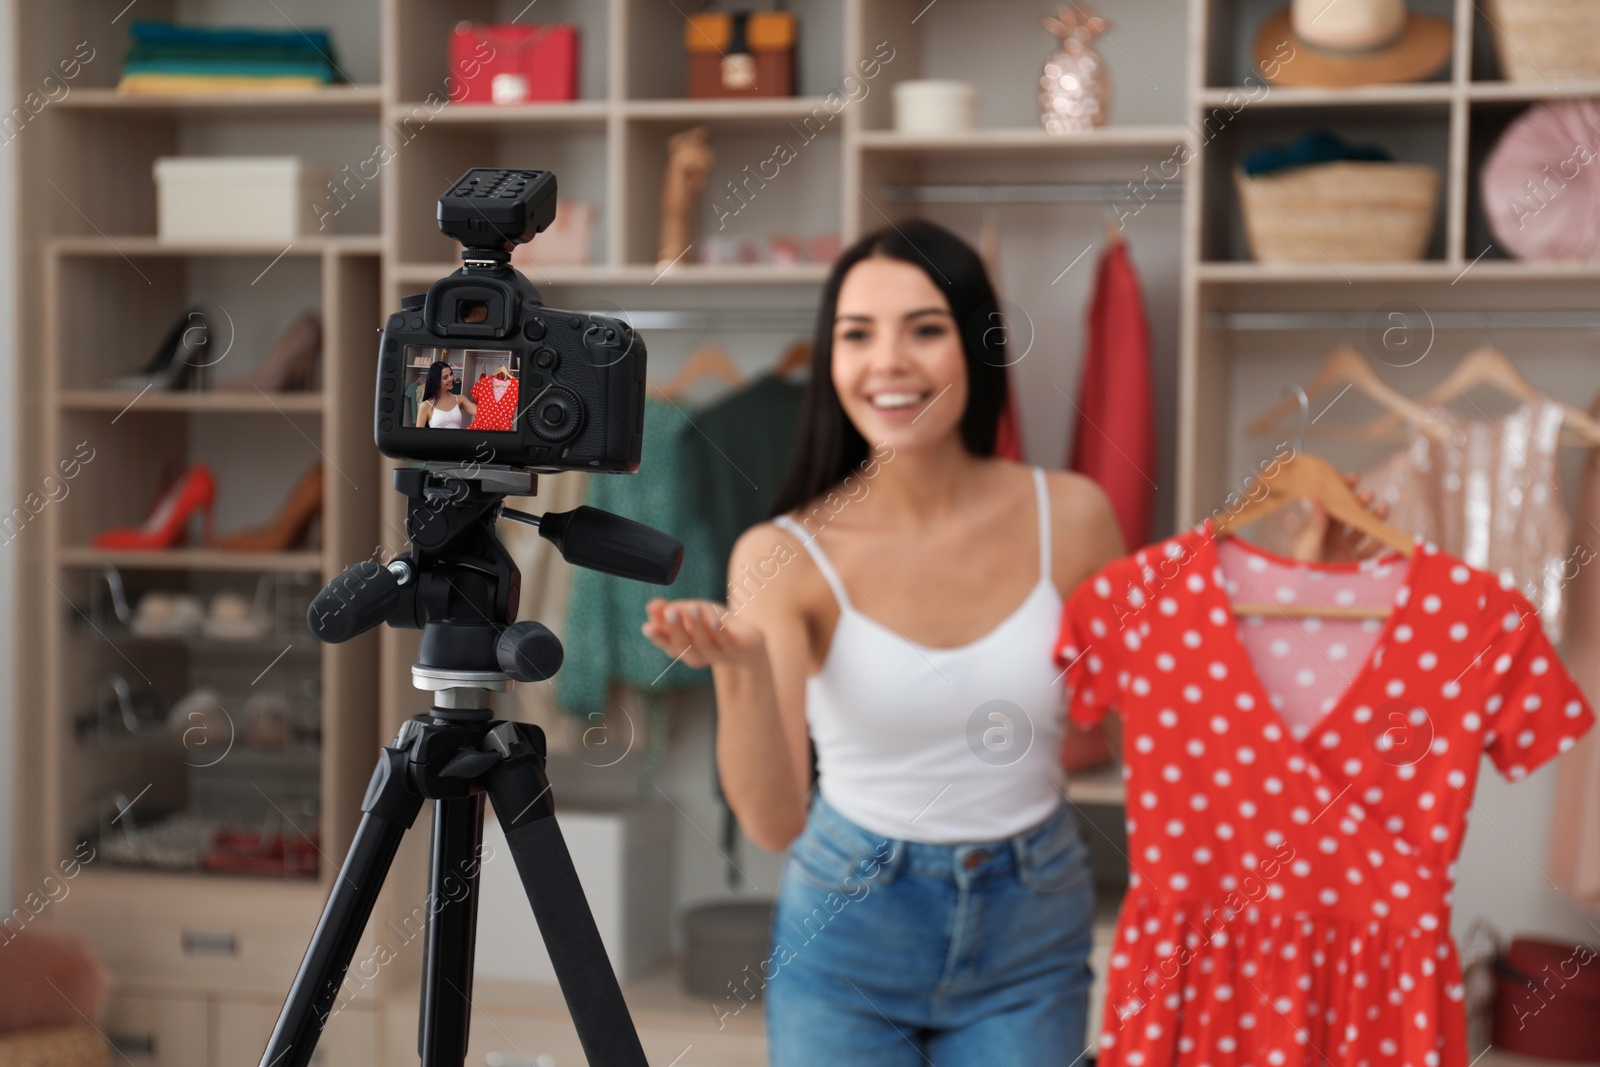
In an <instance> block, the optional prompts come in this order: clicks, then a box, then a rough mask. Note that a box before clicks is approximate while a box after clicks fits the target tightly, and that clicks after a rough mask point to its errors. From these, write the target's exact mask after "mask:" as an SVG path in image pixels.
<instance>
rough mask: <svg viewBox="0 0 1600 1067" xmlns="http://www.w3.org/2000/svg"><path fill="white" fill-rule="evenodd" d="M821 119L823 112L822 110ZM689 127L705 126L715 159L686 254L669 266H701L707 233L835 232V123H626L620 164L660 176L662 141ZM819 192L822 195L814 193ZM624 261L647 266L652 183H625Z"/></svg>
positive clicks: (656, 201) (655, 207) (653, 230)
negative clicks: (627, 196) (623, 160)
mask: <svg viewBox="0 0 1600 1067" xmlns="http://www.w3.org/2000/svg"><path fill="white" fill-rule="evenodd" d="M823 114H825V115H826V114H827V112H826V110H825V109H824V110H823ZM690 125H705V126H707V127H709V129H710V136H709V143H710V148H711V151H712V153H713V155H714V157H715V162H714V163H713V164H712V166H711V170H710V173H709V174H708V176H707V179H706V183H705V191H704V194H703V195H702V196H700V197H698V198H697V199H698V206H697V208H696V215H695V217H694V220H693V224H692V227H691V234H692V241H694V242H695V244H693V245H692V246H691V248H690V249H689V251H688V253H687V254H686V255H685V256H683V258H682V259H681V260H679V261H678V264H677V266H675V267H674V268H673V269H674V270H677V269H678V268H680V267H693V266H695V265H697V264H699V263H701V262H702V261H701V252H702V246H703V245H704V243H705V240H706V239H707V238H708V237H711V236H712V235H716V236H717V237H723V238H730V239H734V240H738V239H759V238H766V237H770V236H773V235H775V234H788V235H793V236H796V237H799V238H802V239H804V238H808V237H814V236H821V235H838V234H839V232H840V214H839V198H838V193H837V190H838V188H839V178H838V175H839V172H840V167H841V145H840V136H839V124H838V122H837V120H834V121H832V122H830V123H828V124H826V125H825V124H824V123H823V122H822V121H821V119H814V118H812V117H810V116H802V117H797V118H794V119H790V120H787V121H778V120H773V119H734V118H727V119H714V120H713V121H710V122H705V123H694V122H690V121H685V120H682V119H673V120H668V119H648V120H646V119H633V120H630V121H629V123H628V126H627V146H628V147H627V159H628V166H629V167H631V168H635V169H637V170H638V171H641V172H643V173H646V174H661V173H662V172H663V171H664V169H665V167H666V163H667V142H668V139H669V138H670V137H671V136H672V135H673V134H674V133H676V132H678V131H679V130H682V129H685V128H687V127H688V126H690ZM819 190H820V191H822V195H818V194H819ZM630 194H631V199H630V200H629V202H628V213H627V218H628V227H629V232H628V238H627V248H626V256H627V258H626V262H628V263H630V264H643V265H654V264H655V263H656V250H657V242H658V239H659V233H660V226H661V192H660V185H659V184H654V183H652V184H646V183H637V184H633V185H631V186H630Z"/></svg>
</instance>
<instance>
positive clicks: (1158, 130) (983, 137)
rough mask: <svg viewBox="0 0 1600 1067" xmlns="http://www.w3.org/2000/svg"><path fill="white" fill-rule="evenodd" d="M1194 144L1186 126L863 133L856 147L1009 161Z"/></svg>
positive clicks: (1140, 152) (1138, 152)
mask: <svg viewBox="0 0 1600 1067" xmlns="http://www.w3.org/2000/svg"><path fill="white" fill-rule="evenodd" d="M1191 141H1192V138H1191V136H1190V133H1189V131H1188V130H1186V129H1184V128H1183V127H1182V126H1102V127H1101V128H1099V129H1097V130H1093V131H1090V132H1088V133H1076V134H1052V133H1046V132H1045V131H1044V130H1043V129H1039V128H1034V127H1017V128H1014V129H977V130H969V131H966V132H964V133H941V134H929V133H901V132H899V131H897V130H863V131H861V132H860V133H859V134H857V135H856V143H857V144H859V145H860V146H861V149H862V151H863V152H867V153H873V154H880V153H881V154H884V155H890V154H903V155H913V156H935V155H966V154H968V153H973V152H985V153H991V154H992V153H1002V154H1003V155H1004V156H1005V157H1007V158H1011V157H1016V156H1027V157H1032V158H1046V159H1048V158H1050V157H1051V156H1052V155H1063V156H1087V157H1093V158H1118V157H1135V156H1137V157H1141V158H1142V157H1145V156H1149V155H1152V154H1154V153H1157V152H1168V151H1171V150H1172V149H1174V148H1176V147H1178V146H1179V145H1188V144H1189V143H1190V142H1191Z"/></svg>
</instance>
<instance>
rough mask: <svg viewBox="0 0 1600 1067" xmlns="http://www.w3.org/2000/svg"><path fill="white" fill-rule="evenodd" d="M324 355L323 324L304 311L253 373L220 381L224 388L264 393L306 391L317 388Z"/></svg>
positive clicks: (314, 316) (219, 387) (218, 386)
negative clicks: (318, 370)
mask: <svg viewBox="0 0 1600 1067" xmlns="http://www.w3.org/2000/svg"><path fill="white" fill-rule="evenodd" d="M321 354H322V323H321V321H320V320H319V319H318V318H317V316H316V315H314V314H312V313H311V312H309V311H303V312H301V313H300V314H299V315H297V316H296V317H295V320H294V321H293V322H291V323H290V324H289V328H288V329H286V330H284V331H283V336H282V337H279V338H278V343H277V344H276V345H274V346H273V347H272V354H271V355H269V356H267V361H266V362H265V363H263V364H262V365H261V368H260V369H259V370H257V371H256V372H255V373H253V374H245V375H241V376H239V377H236V378H229V379H226V380H224V381H220V382H218V383H217V386H216V387H217V388H218V389H221V390H229V391H233V390H239V389H259V390H261V391H262V392H263V393H285V392H292V391H300V392H304V391H307V390H311V389H315V388H316V387H317V386H316V377H317V373H316V372H317V357H318V356H319V355H321Z"/></svg>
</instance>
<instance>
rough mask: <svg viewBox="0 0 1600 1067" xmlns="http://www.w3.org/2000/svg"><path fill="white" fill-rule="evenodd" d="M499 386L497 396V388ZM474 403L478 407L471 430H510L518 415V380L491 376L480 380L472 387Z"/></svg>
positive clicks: (469, 427) (470, 426)
mask: <svg viewBox="0 0 1600 1067" xmlns="http://www.w3.org/2000/svg"><path fill="white" fill-rule="evenodd" d="M496 385H498V386H499V395H498V396H497V395H496V389H495V386H496ZM472 401H473V403H475V404H477V405H478V410H477V412H476V414H474V415H473V416H472V423H471V425H469V426H468V427H467V429H469V430H509V429H511V420H512V418H513V417H514V416H515V415H516V413H517V380H516V379H515V378H500V377H496V376H493V375H491V376H489V377H485V378H479V379H478V382H477V384H476V385H474V386H473V387H472Z"/></svg>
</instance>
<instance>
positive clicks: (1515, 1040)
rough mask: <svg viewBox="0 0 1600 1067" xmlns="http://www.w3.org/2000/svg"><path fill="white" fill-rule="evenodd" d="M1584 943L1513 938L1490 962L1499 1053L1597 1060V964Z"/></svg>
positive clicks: (1599, 1036) (1599, 974)
mask: <svg viewBox="0 0 1600 1067" xmlns="http://www.w3.org/2000/svg"><path fill="white" fill-rule="evenodd" d="M1594 957H1595V950H1594V949H1592V948H1590V947H1589V946H1587V945H1563V944H1560V943H1558V942H1555V941H1541V940H1539V939H1537V938H1532V937H1519V938H1517V939H1515V940H1514V941H1512V942H1511V947H1510V948H1509V949H1507V950H1506V951H1505V952H1504V953H1503V954H1502V955H1501V956H1500V957H1499V958H1497V959H1496V960H1495V962H1494V977H1495V983H1494V984H1495V996H1494V1033H1493V1037H1492V1039H1491V1040H1492V1043H1493V1045H1494V1047H1495V1048H1496V1049H1497V1050H1499V1051H1501V1052H1509V1053H1512V1054H1513V1055H1518V1056H1535V1057H1538V1058H1540V1059H1547V1060H1570V1061H1576V1062H1580V1063H1590V1062H1595V1061H1600V965H1597V964H1596V963H1595V961H1594Z"/></svg>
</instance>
